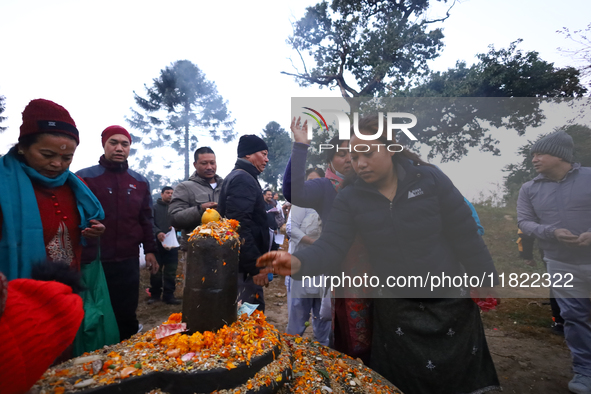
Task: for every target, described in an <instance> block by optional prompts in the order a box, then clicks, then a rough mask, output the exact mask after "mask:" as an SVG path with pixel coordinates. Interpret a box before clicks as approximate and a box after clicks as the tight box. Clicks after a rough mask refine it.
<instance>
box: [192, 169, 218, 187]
mask: <svg viewBox="0 0 591 394" xmlns="http://www.w3.org/2000/svg"><path fill="white" fill-rule="evenodd" d="M213 178H214V179H215V182H216V183H217V184H218V185H219V184H220V183H221V182H222V181H223V179H222V177H220V176H219V175H218V174H215V175H214V177H213ZM189 180H190V181H193V182H196V183H199V184H200V185H203V186H209V187H211V183H209V181H208V180H207V179H205V178H202V177H200V176H199V174H197V171H195V172H194V173H193V174H192V175H191V176H190V177H189Z"/></svg>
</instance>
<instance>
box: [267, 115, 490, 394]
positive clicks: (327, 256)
mask: <svg viewBox="0 0 591 394" xmlns="http://www.w3.org/2000/svg"><path fill="white" fill-rule="evenodd" d="M378 120H379V118H378V117H376V116H374V117H369V118H365V119H361V120H360V121H359V130H360V131H361V133H362V134H368V135H375V134H376V132H377V130H378V129H379V122H378ZM383 124H384V125H385V124H386V122H385V121H384V122H383ZM377 139H378V141H365V140H362V139H360V138H358V137H357V136H354V137H353V138H352V139H351V145H350V146H351V156H352V164H353V167H354V169H355V172H356V173H357V176H358V179H357V180H356V181H355V182H354V184H353V185H351V186H348V187H345V188H344V189H343V190H342V191H341V192H340V193H339V194H338V195H337V197H336V199H335V202H334V205H333V209H332V212H331V214H330V217H329V220H328V223H327V224H326V226H325V227H324V229H323V232H322V235H321V236H320V238H319V239H318V240H317V241H316V242H315V243H314V244H313V245H311V246H310V247H308V248H306V249H304V250H302V251H298V252H297V253H295V254H294V255H293V256H291V255H289V254H287V253H285V252H271V253H268V254H266V255H264V256H262V257H261V258H260V259H259V262H258V265H259V266H261V267H264V266H267V268H266V269H264V270H262V271H261V272H265V271H269V272H271V271H274V272H275V273H278V274H280V275H289V274H291V275H292V276H293V277H294V278H297V279H300V278H301V277H302V276H313V275H318V274H320V273H322V274H326V275H338V276H339V277H342V276H343V275H349V276H352V275H351V274H350V273H347V272H345V273H343V272H342V267H339V265H340V264H339V262H341V261H342V260H343V257H344V255H345V254H346V253H347V250H348V248H349V246H350V245H351V243H352V241H353V239H354V237H355V235H356V234H359V235H360V236H361V238H362V240H363V243H364V244H365V246H366V248H367V250H368V252H369V256H370V262H371V270H372V272H370V273H368V277H371V276H374V275H375V276H377V277H378V278H379V284H377V286H376V281H375V280H374V281H373V282H372V285H369V287H370V288H369V290H371V291H373V293H371V294H372V295H373V296H374V297H376V298H375V299H374V311H373V316H374V322H373V342H372V350H371V351H372V353H371V365H370V366H371V367H372V368H373V369H375V370H376V371H377V372H379V373H381V374H382V375H383V376H384V377H385V378H387V379H389V380H390V381H391V382H392V383H394V384H395V385H396V386H398V387H399V388H400V389H401V390H402V391H403V392H404V393H407V394H415V393H425V394H427V393H450V394H451V393H454V394H456V393H462V394H466V393H483V392H487V391H493V390H498V389H500V386H499V381H498V378H497V375H496V371H495V368H494V364H493V362H492V358H491V356H490V353H489V351H488V347H487V344H486V338H485V336H484V330H483V327H482V321H481V319H480V313H479V309H478V307H477V305H476V304H475V303H474V302H473V301H472V300H471V299H470V297H469V291H470V289H469V288H468V287H467V286H465V283H462V284H459V282H458V281H456V282H455V283H456V284H455V285H454V284H453V283H451V284H448V285H447V287H443V288H442V287H439V288H435V289H434V291H431V287H430V285H431V283H433V282H432V280H429V279H427V278H432V277H433V276H438V277H439V278H441V277H442V275H445V276H449V277H452V278H453V277H454V276H456V277H460V276H461V277H463V276H464V274H467V275H468V277H478V278H483V277H484V278H486V279H487V282H486V283H489V285H490V280H491V278H496V271H495V268H494V265H493V262H492V258H491V256H490V253H489V252H488V249H487V248H486V245H485V244H484V242H483V240H482V238H481V237H480V235H479V234H478V233H477V227H476V223H475V221H474V220H473V218H472V213H471V211H470V208H469V207H468V206H467V205H466V203H465V202H464V199H463V197H462V195H461V194H460V192H459V191H458V190H457V189H456V188H455V187H454V186H453V184H452V182H451V181H450V180H449V178H447V176H445V174H443V173H442V172H441V171H440V170H439V169H437V168H436V167H434V166H431V165H429V164H427V163H425V162H423V161H421V160H420V159H419V158H418V156H416V155H415V154H413V153H411V152H409V151H407V150H403V151H401V152H394V151H396V150H399V148H397V147H396V146H395V145H394V144H395V142H394V141H388V140H387V138H386V133H383V134H382V135H381V136H380V137H379V138H377ZM379 144H383V145H379ZM388 147H390V149H389V150H388V149H387V148H388ZM366 150H367V151H366ZM390 150H392V152H391V151H390ZM389 276H395V277H397V278H400V277H404V278H406V279H409V278H410V277H415V278H416V277H418V276H421V277H422V278H423V281H424V283H426V288H420V285H419V284H417V283H414V284H412V285H411V284H410V280H407V283H406V287H404V286H402V283H400V282H398V287H391V286H389V285H388V284H387V278H388V277H389ZM298 277H299V278H298ZM333 283H336V281H335V282H333ZM368 283H369V282H368ZM390 283H392V281H391V280H390ZM435 283H436V281H435ZM364 285H365V284H364ZM372 286H374V287H372ZM468 286H469V285H468ZM479 291H480V293H481V294H483V293H484V291H485V289H479ZM384 297H386V298H384ZM423 297H429V298H423Z"/></svg>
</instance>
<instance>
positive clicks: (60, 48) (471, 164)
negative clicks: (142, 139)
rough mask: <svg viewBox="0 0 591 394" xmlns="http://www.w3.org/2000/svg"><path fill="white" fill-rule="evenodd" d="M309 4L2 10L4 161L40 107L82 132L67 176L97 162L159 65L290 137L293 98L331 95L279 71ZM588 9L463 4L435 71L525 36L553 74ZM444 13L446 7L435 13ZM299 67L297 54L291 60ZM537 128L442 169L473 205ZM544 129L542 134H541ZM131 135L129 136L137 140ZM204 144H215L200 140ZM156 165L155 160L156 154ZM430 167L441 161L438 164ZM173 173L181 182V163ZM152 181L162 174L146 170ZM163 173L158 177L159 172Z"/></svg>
mask: <svg viewBox="0 0 591 394" xmlns="http://www.w3.org/2000/svg"><path fill="white" fill-rule="evenodd" d="M313 4H315V2H313V1H303V0H301V1H289V2H283V1H256V2H245V1H216V2H204V1H174V0H173V1H167V2H163V1H145V0H144V1H125V0H118V1H101V2H92V3H91V2H87V1H74V0H72V1H63V0H52V1H40V0H39V1H17V0H3V1H2V2H0V33H1V36H2V37H3V40H2V41H3V42H2V44H3V45H2V49H1V50H0V56H1V59H2V60H1V61H0V95H4V96H5V97H6V111H5V113H4V116H7V117H8V120H7V121H6V122H3V123H2V126H7V127H8V130H7V131H6V132H4V133H3V134H1V135H0V151H2V152H3V153H4V152H6V151H7V150H8V148H9V147H10V146H11V145H12V144H14V143H15V142H16V140H17V138H18V128H19V126H20V123H21V112H22V110H23V109H24V107H25V106H26V104H27V103H28V102H29V101H30V100H32V99H35V98H45V99H49V100H52V101H55V102H57V103H58V104H60V105H62V106H64V107H65V108H66V109H68V111H69V112H70V114H71V115H72V117H73V118H74V120H75V121H76V124H77V125H78V129H79V130H80V132H81V138H80V139H81V144H80V146H79V148H78V150H77V151H76V155H75V157H74V162H73V164H72V167H71V169H72V170H74V171H76V170H78V169H80V168H84V167H87V166H90V165H94V164H95V163H96V162H97V161H98V158H99V156H100V155H101V154H102V148H101V146H100V133H101V131H102V130H103V129H104V128H105V127H107V126H109V125H112V124H120V125H123V126H124V127H127V126H128V125H127V124H126V123H125V116H128V115H129V114H130V110H129V108H130V107H131V106H133V91H134V90H135V91H137V92H138V93H143V85H144V84H149V83H150V82H151V81H152V79H153V78H156V77H158V75H159V72H160V70H161V69H163V68H164V67H166V66H168V65H170V64H171V63H172V62H174V61H176V60H182V59H187V60H190V61H192V62H193V63H195V64H196V65H198V67H200V68H201V69H202V70H203V71H204V73H205V74H206V76H207V78H208V79H210V80H212V81H215V83H216V84H217V87H218V91H219V93H220V94H221V95H222V96H223V97H224V98H225V99H226V100H228V107H229V109H230V111H231V112H232V115H233V117H234V118H235V119H236V127H235V129H236V131H237V132H238V134H250V133H256V134H259V133H260V132H261V130H262V129H263V128H264V127H265V125H266V124H267V123H268V122H270V121H277V122H279V123H280V124H281V125H282V126H283V127H284V128H286V129H288V128H289V121H290V119H289V118H290V100H291V97H305V96H315V97H323V96H326V97H329V96H330V97H338V96H339V93H338V92H337V91H329V90H326V89H323V90H320V89H318V88H316V87H310V88H307V89H302V88H300V87H299V86H298V84H297V83H296V82H295V81H294V80H293V79H292V78H291V77H288V76H285V75H282V74H280V72H281V71H293V69H292V66H291V63H290V60H289V58H290V57H293V56H294V53H293V52H292V51H291V50H290V48H289V46H288V45H287V44H286V43H285V39H286V38H287V37H288V36H289V34H290V33H291V24H290V22H291V21H293V20H295V19H299V18H300V17H301V16H303V14H304V12H305V7H306V6H309V5H313ZM590 11H591V2H589V0H565V1H562V2H556V1H550V0H466V1H462V2H460V3H459V4H457V5H456V6H455V7H454V9H453V10H452V12H451V17H450V18H449V19H448V20H447V21H445V22H444V23H443V25H442V26H443V27H444V34H445V40H444V42H445V45H446V46H445V48H444V50H443V53H442V56H441V57H440V58H438V59H437V60H436V61H433V62H432V63H431V67H432V69H434V70H445V69H447V68H448V67H452V66H453V65H454V64H455V62H456V61H457V60H466V61H467V62H468V63H469V64H471V63H472V62H473V61H474V55H475V54H477V53H481V52H486V51H487V47H488V45H490V44H494V45H495V47H496V48H497V49H499V48H506V47H507V46H508V45H509V43H510V42H512V41H514V40H516V39H518V38H522V39H523V40H524V42H523V43H522V44H521V45H520V46H519V48H521V49H523V50H535V51H538V52H539V53H540V56H541V58H542V59H544V60H546V61H551V62H554V63H555V65H556V66H559V67H564V66H568V65H573V63H572V60H571V59H569V58H568V57H565V56H563V55H561V54H560V53H559V51H558V50H557V47H560V46H562V47H574V45H575V44H573V43H571V42H569V41H568V40H566V39H564V37H563V36H561V35H559V34H557V33H556V30H558V29H561V28H562V27H565V26H566V27H569V28H570V29H571V30H574V29H581V28H584V27H585V26H586V25H587V24H588V23H589V18H588V16H589V15H590V14H591V12H590ZM438 13H441V9H438V10H434V11H433V14H435V15H436V14H438ZM294 59H295V57H294ZM542 131H544V130H532V131H530V132H528V134H527V136H526V137H522V138H516V137H514V135H513V134H512V133H511V134H509V135H507V136H506V137H505V136H503V141H502V151H503V156H502V157H501V158H492V156H490V155H486V154H482V153H478V152H473V153H471V155H470V157H468V158H467V159H465V160H463V161H462V162H460V163H455V164H453V165H448V164H446V165H444V166H442V168H443V169H444V171H446V172H447V173H448V174H449V175H450V177H451V178H452V180H453V181H454V183H456V185H457V186H458V187H459V188H460V190H461V191H462V192H463V193H464V194H465V195H466V196H468V197H469V198H473V197H474V196H476V195H477V194H478V192H479V191H481V190H487V189H489V188H491V186H490V184H491V182H492V183H494V182H500V181H501V180H502V174H501V172H500V168H502V167H503V166H504V165H505V164H507V163H510V162H515V161H517V159H516V157H515V156H514V152H515V151H516V149H517V148H518V147H519V146H520V145H523V144H524V143H525V142H526V139H527V138H530V139H531V138H535V136H536V135H537V134H539V133H540V132H542ZM545 131H548V130H545ZM132 132H133V131H132ZM199 138H200V145H201V144H203V145H205V144H210V141H209V139H208V138H206V137H205V136H199ZM236 146H237V140H236V141H234V142H232V143H229V144H227V145H222V144H212V147H213V148H214V150H216V152H217V153H218V154H217V158H218V173H219V174H220V175H222V176H225V175H227V173H228V172H229V171H230V170H231V169H232V167H233V163H234V161H235V158H236V155H235V152H236ZM154 155H155V156H158V154H154ZM436 162H437V161H436ZM177 168H178V170H175V171H173V172H171V173H168V174H166V175H169V176H170V177H171V178H179V177H181V176H182V174H183V173H182V160H180V158H178V159H177ZM153 169H154V170H155V171H156V172H158V168H153ZM162 171H163V172H164V170H162Z"/></svg>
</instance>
